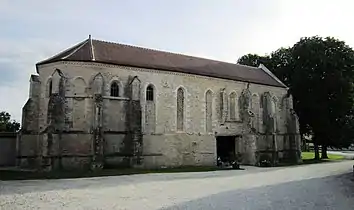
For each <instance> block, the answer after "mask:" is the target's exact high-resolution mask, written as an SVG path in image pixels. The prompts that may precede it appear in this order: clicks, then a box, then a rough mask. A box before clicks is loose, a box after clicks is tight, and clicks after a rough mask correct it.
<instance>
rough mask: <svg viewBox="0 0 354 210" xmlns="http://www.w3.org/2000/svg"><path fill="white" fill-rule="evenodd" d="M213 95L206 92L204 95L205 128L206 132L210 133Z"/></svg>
mask: <svg viewBox="0 0 354 210" xmlns="http://www.w3.org/2000/svg"><path fill="white" fill-rule="evenodd" d="M212 108H213V93H212V92H211V91H210V90H208V92H206V94H205V128H206V131H207V132H212V131H213V128H212V119H213V110H212Z"/></svg>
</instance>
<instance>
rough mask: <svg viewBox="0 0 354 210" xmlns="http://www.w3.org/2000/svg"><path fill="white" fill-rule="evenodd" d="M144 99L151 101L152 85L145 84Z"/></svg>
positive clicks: (152, 97) (152, 95)
mask: <svg viewBox="0 0 354 210" xmlns="http://www.w3.org/2000/svg"><path fill="white" fill-rule="evenodd" d="M146 100H147V101H153V100H154V88H153V87H152V85H149V86H147V88H146Z"/></svg>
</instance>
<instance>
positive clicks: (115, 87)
mask: <svg viewBox="0 0 354 210" xmlns="http://www.w3.org/2000/svg"><path fill="white" fill-rule="evenodd" d="M111 96H113V97H119V85H118V83H117V82H112V84H111Z"/></svg>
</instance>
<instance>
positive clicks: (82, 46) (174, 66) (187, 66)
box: [37, 38, 285, 87]
mask: <svg viewBox="0 0 354 210" xmlns="http://www.w3.org/2000/svg"><path fill="white" fill-rule="evenodd" d="M56 61H81V62H98V63H106V64H115V65H122V66H130V67H140V68H150V69H158V70H162V71H173V72H182V73H187V74H195V75H202V76H208V77H215V78H222V79H229V80H236V81H244V82H250V83H258V84H264V85H270V86H277V87H285V86H284V84H282V83H281V82H279V81H277V80H276V79H275V78H274V76H271V75H270V74H269V73H267V72H266V71H264V70H263V69H262V68H256V67H250V66H244V65H239V64H234V63H227V62H222V61H216V60H210V59H205V58H198V57H193V56H187V55H181V54H176V53H170V52H164V51H158V50H152V49H146V48H142V47H136V46H130V45H124V44H118V43H111V42H106V41H100V40H94V39H90V38H89V39H87V40H85V41H83V42H81V43H79V44H77V45H75V46H73V47H71V48H69V49H67V50H65V51H64V52H61V53H59V54H57V55H55V56H53V57H51V58H49V59H47V60H44V61H42V62H39V63H37V66H39V65H42V64H46V63H52V62H56Z"/></svg>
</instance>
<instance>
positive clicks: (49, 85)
mask: <svg viewBox="0 0 354 210" xmlns="http://www.w3.org/2000/svg"><path fill="white" fill-rule="evenodd" d="M52 92H53V81H52V79H50V80H49V84H48V96H49V97H50V96H51V95H52Z"/></svg>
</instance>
